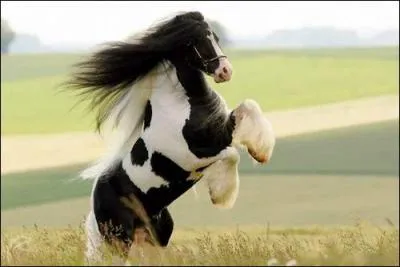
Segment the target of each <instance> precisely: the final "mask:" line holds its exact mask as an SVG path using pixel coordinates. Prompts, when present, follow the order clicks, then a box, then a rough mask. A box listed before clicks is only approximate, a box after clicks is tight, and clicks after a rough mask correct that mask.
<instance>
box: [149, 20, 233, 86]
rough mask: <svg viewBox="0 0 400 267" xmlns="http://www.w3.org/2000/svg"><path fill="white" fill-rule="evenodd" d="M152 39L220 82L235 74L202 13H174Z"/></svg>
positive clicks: (175, 55) (165, 49) (163, 48)
mask: <svg viewBox="0 0 400 267" xmlns="http://www.w3.org/2000/svg"><path fill="white" fill-rule="evenodd" d="M151 38H152V39H158V40H159V44H160V45H163V47H160V48H159V49H160V50H164V51H168V53H171V52H172V55H173V57H175V58H178V59H180V60H184V61H185V62H186V63H187V65H189V66H190V67H192V68H195V69H198V70H200V71H202V72H204V73H206V74H207V75H210V76H212V77H213V78H214V81H215V82H217V83H221V82H226V81H229V80H230V79H231V77H232V65H231V64H230V62H229V60H228V58H227V56H225V55H224V53H223V52H222V50H221V47H220V45H219V43H218V42H219V39H218V36H217V35H216V34H215V32H213V30H212V28H211V27H210V25H209V23H207V22H206V21H205V19H204V17H203V15H202V14H201V13H200V12H185V13H182V14H180V15H177V16H175V17H174V18H172V19H171V20H169V21H167V22H166V23H164V24H162V25H161V26H160V27H158V28H157V30H156V32H155V33H154V34H152V36H151ZM161 40H163V41H161Z"/></svg>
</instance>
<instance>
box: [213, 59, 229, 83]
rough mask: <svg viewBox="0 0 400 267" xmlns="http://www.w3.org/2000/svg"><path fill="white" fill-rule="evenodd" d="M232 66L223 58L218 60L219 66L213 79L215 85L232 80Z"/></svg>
mask: <svg viewBox="0 0 400 267" xmlns="http://www.w3.org/2000/svg"><path fill="white" fill-rule="evenodd" d="M232 71H233V70H232V65H231V63H230V62H229V60H228V59H227V58H226V57H224V58H220V59H219V66H218V68H217V69H216V70H215V72H214V74H213V77H214V81H215V82H216V83H222V82H227V81H229V80H230V79H231V78H232Z"/></svg>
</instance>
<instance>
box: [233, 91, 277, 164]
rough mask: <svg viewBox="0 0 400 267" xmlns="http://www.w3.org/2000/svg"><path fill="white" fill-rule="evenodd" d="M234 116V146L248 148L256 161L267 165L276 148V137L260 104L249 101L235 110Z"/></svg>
mask: <svg viewBox="0 0 400 267" xmlns="http://www.w3.org/2000/svg"><path fill="white" fill-rule="evenodd" d="M233 114H234V116H235V123H236V126H235V130H234V131H233V136H232V137H233V144H234V145H244V146H246V147H247V151H248V152H249V154H250V155H251V156H252V157H253V158H254V159H255V160H257V161H258V162H260V163H267V162H268V161H269V160H270V158H271V156H272V152H273V149H274V146H275V135H274V132H273V129H272V125H271V123H270V122H269V121H268V120H267V118H266V117H265V116H264V114H263V112H262V110H261V108H260V106H259V105H258V103H257V102H256V101H254V100H250V99H247V100H245V101H243V102H242V103H241V104H240V105H239V106H238V107H237V108H236V109H234V110H233Z"/></svg>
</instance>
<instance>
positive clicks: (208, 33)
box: [184, 24, 232, 83]
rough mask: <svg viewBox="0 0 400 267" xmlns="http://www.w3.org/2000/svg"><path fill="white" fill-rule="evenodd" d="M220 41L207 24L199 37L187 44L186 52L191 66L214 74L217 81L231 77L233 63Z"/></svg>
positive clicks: (227, 79) (223, 80) (225, 80)
mask: <svg viewBox="0 0 400 267" xmlns="http://www.w3.org/2000/svg"><path fill="white" fill-rule="evenodd" d="M218 41H219V39H218V36H217V35H216V34H215V32H213V30H212V29H211V28H210V26H209V25H208V24H207V27H204V29H203V31H201V32H199V36H198V38H195V39H194V40H193V41H192V42H189V43H188V44H187V46H186V48H185V50H184V53H185V55H186V60H187V61H188V63H189V65H190V66H193V67H195V68H197V69H200V70H201V71H203V72H205V73H206V74H208V75H210V76H212V77H213V78H214V81H215V82H217V83H221V82H227V81H229V80H230V79H231V77H232V65H231V63H230V62H229V60H228V58H227V56H225V55H224V53H223V52H222V49H221V47H220V45H219V43H218Z"/></svg>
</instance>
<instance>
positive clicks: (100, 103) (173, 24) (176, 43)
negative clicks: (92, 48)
mask: <svg viewBox="0 0 400 267" xmlns="http://www.w3.org/2000/svg"><path fill="white" fill-rule="evenodd" d="M207 27H208V24H207V23H206V22H205V20H204V17H203V15H202V14H201V13H200V12H185V13H181V14H179V15H177V16H175V17H173V18H172V19H170V20H168V21H165V22H163V23H161V24H159V25H157V26H155V27H153V28H151V29H149V30H148V31H146V33H145V35H144V36H143V37H141V38H140V39H138V40H137V41H136V42H128V41H124V42H123V41H121V42H110V43H106V44H105V47H104V48H102V49H101V50H99V51H97V52H95V53H93V54H92V55H91V56H89V57H88V58H86V59H85V60H84V61H82V62H79V63H77V64H76V65H74V67H75V68H76V71H75V72H74V73H73V74H72V77H71V78H70V79H69V80H68V81H67V82H66V83H65V85H66V86H67V87H68V88H70V89H73V90H74V91H76V92H78V93H79V95H81V96H83V97H84V99H89V100H90V107H91V109H95V108H99V110H98V114H97V119H96V121H97V125H96V128H97V130H100V127H101V125H102V124H103V122H104V121H105V120H106V119H107V117H108V116H109V115H110V111H111V110H112V109H113V107H115V105H117V104H118V103H119V102H120V101H121V99H122V97H123V96H124V95H125V94H126V93H127V92H129V89H130V87H131V86H132V85H133V84H134V83H135V82H137V81H138V80H140V79H141V78H143V77H144V76H146V75H147V74H148V73H149V72H150V71H151V70H152V69H153V68H154V67H155V66H156V65H158V64H159V63H161V62H164V61H166V60H168V59H169V57H170V56H171V54H172V53H173V52H174V51H179V49H180V48H183V47H184V46H186V45H188V44H190V43H192V42H194V41H195V40H196V39H197V38H200V37H202V36H203V35H204V32H205V30H206V29H207Z"/></svg>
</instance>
